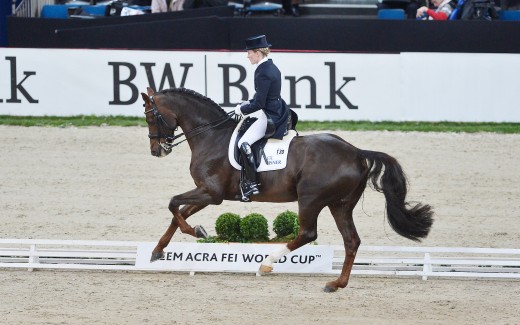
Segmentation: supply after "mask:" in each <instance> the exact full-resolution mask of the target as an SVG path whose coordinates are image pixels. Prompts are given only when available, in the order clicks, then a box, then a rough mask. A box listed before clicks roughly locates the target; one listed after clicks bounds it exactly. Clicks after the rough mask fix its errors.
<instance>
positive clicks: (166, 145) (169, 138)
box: [144, 96, 234, 152]
mask: <svg viewBox="0 0 520 325" xmlns="http://www.w3.org/2000/svg"><path fill="white" fill-rule="evenodd" d="M150 102H151V103H152V108H151V109H149V110H147V111H145V112H144V114H145V115H146V114H148V113H150V112H152V114H153V116H154V117H155V121H156V123H157V131H158V132H157V133H156V134H148V138H150V139H165V140H166V142H163V143H160V144H159V145H160V146H161V147H162V148H163V149H164V150H166V151H167V152H170V151H171V150H172V149H173V147H175V146H178V145H179V144H181V143H182V142H184V141H186V140H188V139H191V138H193V137H195V136H197V135H199V134H201V133H204V132H206V131H209V130H211V129H213V128H216V127H218V126H219V125H221V124H223V123H225V122H226V121H228V120H230V119H231V117H230V115H232V114H234V112H233V111H231V112H229V113H227V114H226V116H224V117H222V118H219V119H217V120H215V121H211V122H209V123H206V124H203V125H199V126H197V127H195V128H193V129H192V130H190V131H187V132H186V133H180V134H178V135H175V131H177V126H176V127H171V126H170V125H169V124H168V122H166V120H165V119H164V118H163V117H162V115H161V113H159V109H158V108H157V105H156V104H155V99H154V98H153V96H150ZM162 128H166V129H168V130H170V131H171V132H172V134H171V135H165V134H162V133H161V129H162ZM182 136H184V137H186V138H185V139H184V140H182V141H179V142H177V143H173V141H175V140H176V139H178V138H180V137H182Z"/></svg>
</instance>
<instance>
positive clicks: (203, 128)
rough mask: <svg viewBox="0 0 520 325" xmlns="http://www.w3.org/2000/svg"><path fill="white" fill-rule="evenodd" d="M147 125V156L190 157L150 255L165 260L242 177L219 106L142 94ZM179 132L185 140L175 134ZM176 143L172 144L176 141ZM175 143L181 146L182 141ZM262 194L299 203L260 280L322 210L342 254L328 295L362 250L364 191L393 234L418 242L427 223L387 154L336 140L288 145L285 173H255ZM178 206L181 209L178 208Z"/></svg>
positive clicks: (187, 97) (235, 190)
mask: <svg viewBox="0 0 520 325" xmlns="http://www.w3.org/2000/svg"><path fill="white" fill-rule="evenodd" d="M141 95H142V98H143V100H144V105H143V106H144V114H145V117H146V122H147V124H148V131H149V134H148V137H149V139H150V153H151V155H153V156H155V157H165V156H167V155H168V154H169V153H170V152H171V151H172V149H173V147H174V146H176V145H177V144H179V143H180V142H179V141H181V140H179V139H180V138H182V137H184V139H183V140H182V141H187V142H188V144H189V147H190V150H191V153H192V155H191V163H190V173H191V177H192V178H193V180H194V182H195V186H196V187H195V188H194V189H192V190H190V191H188V192H186V193H182V194H179V195H175V196H173V197H172V198H171V200H170V203H169V206H168V209H169V210H170V211H171V213H172V214H173V218H172V221H171V223H170V225H169V227H168V229H167V230H166V232H165V233H164V235H163V236H162V237H161V238H160V240H159V242H158V243H157V246H156V247H155V248H154V249H153V251H152V255H151V259H150V261H152V262H153V261H156V260H159V259H161V258H163V256H164V251H163V250H164V248H165V247H166V246H168V244H169V243H170V241H171V239H172V237H173V235H174V233H175V232H176V230H177V228H180V230H181V231H182V233H185V234H189V235H192V236H194V237H196V238H201V237H206V236H207V234H206V232H205V231H204V229H203V228H202V227H201V226H195V227H192V226H191V225H189V224H188V223H187V221H186V219H188V217H190V216H192V215H193V214H195V213H196V212H199V211H200V210H202V209H204V208H205V207H207V206H208V205H219V204H221V203H222V202H223V201H224V200H232V201H237V200H240V197H241V195H240V188H239V179H240V171H238V170H237V169H235V168H234V167H233V166H232V165H231V164H230V161H229V158H228V145H229V141H230V138H231V136H232V133H233V131H234V129H235V127H236V126H237V123H238V121H237V119H234V118H232V117H231V114H232V113H226V112H225V111H224V110H223V109H222V108H221V107H220V106H219V105H218V104H216V103H215V102H214V101H213V100H211V99H210V98H207V97H205V96H203V95H201V94H199V93H197V92H195V91H193V90H189V89H184V88H172V89H166V90H161V91H159V92H154V91H153V90H152V89H151V88H149V87H148V88H147V93H141ZM178 127H180V128H181V129H182V130H183V131H184V133H181V134H177V135H175V132H176V130H177V128H178ZM175 141H177V142H175ZM182 141H181V142H182ZM258 179H259V182H260V184H261V191H260V194H258V195H253V196H251V200H252V201H257V202H294V201H297V202H298V220H299V224H300V228H299V232H298V235H297V236H296V238H295V239H294V240H292V241H290V242H288V243H287V244H286V246H284V248H283V249H282V250H280V251H278V252H273V253H272V254H270V255H269V256H267V257H266V258H265V259H264V260H263V262H262V263H261V265H260V267H259V271H258V274H260V275H263V274H266V273H269V272H271V271H272V269H273V263H275V262H277V261H278V260H279V259H280V258H282V257H283V256H285V255H286V254H288V253H289V252H292V251H294V250H296V249H298V248H299V247H302V246H303V245H305V244H308V243H311V242H313V241H315V240H316V239H317V237H318V234H317V219H318V215H319V213H320V212H321V211H322V209H323V208H325V207H328V208H329V210H330V212H331V214H332V216H333V218H334V220H335V222H336V225H337V228H338V229H339V232H340V233H341V235H342V238H343V243H344V247H345V260H344V262H343V267H342V270H341V274H340V275H339V277H338V278H337V279H336V280H333V281H330V282H327V283H326V284H325V287H324V291H326V292H334V291H337V290H338V289H339V288H345V287H346V286H347V284H348V281H349V278H350V273H351V270H352V266H353V264H354V259H355V256H356V253H357V250H358V248H359V245H360V244H361V240H360V237H359V235H358V233H357V231H356V227H355V225H354V221H353V218H352V213H353V210H354V207H355V206H356V204H357V203H358V201H359V199H360V197H361V195H362V194H363V192H364V191H365V188H366V187H367V183H368V185H369V186H370V187H371V188H373V189H374V190H376V191H378V192H381V193H383V194H384V197H385V199H386V215H387V219H388V223H389V224H390V226H391V228H392V229H393V230H394V231H395V232H396V233H398V234H399V235H401V236H403V237H405V238H408V239H410V240H413V241H417V242H420V241H421V239H423V238H426V237H427V235H428V233H429V231H430V228H431V226H432V223H433V213H434V212H433V208H432V207H431V206H430V205H428V204H422V203H419V202H416V203H415V204H413V205H412V204H410V203H408V202H406V195H407V178H406V176H405V174H404V172H403V170H402V168H401V166H400V164H399V162H398V161H397V160H396V159H395V158H393V157H391V156H390V155H388V154H386V153H383V152H377V151H369V150H362V149H358V148H356V147H355V146H353V145H352V144H350V143H348V142H347V141H345V140H344V139H342V138H341V137H339V136H336V135H334V134H327V133H325V134H312V135H305V136H296V137H295V138H293V140H292V142H291V144H290V146H289V153H288V158H287V165H286V167H285V168H284V169H281V170H275V171H269V172H261V173H259V175H258ZM180 206H182V208H180Z"/></svg>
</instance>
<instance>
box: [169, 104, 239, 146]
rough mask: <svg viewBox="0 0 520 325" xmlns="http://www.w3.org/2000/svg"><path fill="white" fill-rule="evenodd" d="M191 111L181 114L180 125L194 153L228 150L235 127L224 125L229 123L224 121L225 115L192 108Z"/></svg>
mask: <svg viewBox="0 0 520 325" xmlns="http://www.w3.org/2000/svg"><path fill="white" fill-rule="evenodd" d="M190 113H191V114H181V115H182V118H180V121H179V122H180V123H179V125H180V127H181V128H182V130H183V132H184V133H185V135H186V138H187V141H188V143H189V145H190V148H191V151H192V152H194V153H195V152H202V151H206V152H208V151H220V150H223V151H225V152H227V146H228V144H229V140H230V139H231V134H232V133H233V127H232V126H230V127H224V125H228V123H229V122H228V121H224V118H225V116H222V115H220V114H208V112H203V113H200V112H197V110H192V111H191V112H190ZM204 116H207V117H204ZM219 124H220V125H219ZM221 148H222V149H221Z"/></svg>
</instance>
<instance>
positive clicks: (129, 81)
mask: <svg viewBox="0 0 520 325" xmlns="http://www.w3.org/2000/svg"><path fill="white" fill-rule="evenodd" d="M0 53H1V55H0V115H29V116H31V115H32V116H42V115H57V116H73V115H89V114H94V115H126V116H142V113H143V108H142V103H143V102H142V99H141V96H140V93H141V92H146V87H148V86H150V87H152V88H153V89H155V90H161V89H165V88H171V87H185V88H190V89H193V90H195V91H197V92H199V93H201V94H203V95H205V96H207V97H209V98H211V99H213V100H214V101H215V102H216V103H217V104H219V105H220V106H222V108H224V109H226V110H227V111H230V110H232V108H233V107H234V106H235V105H236V104H237V103H239V102H241V101H242V100H246V99H250V98H252V96H253V95H254V81H253V76H254V69H255V66H252V65H250V64H249V61H248V59H247V58H246V53H245V52H229V51H214V52H211V51H204V52H200V51H199V52H196V51H135V50H87V49H68V50H67V49H14V48H4V49H1V52H0ZM270 57H271V58H272V59H273V61H274V62H275V64H276V65H277V66H278V67H279V68H280V70H281V72H282V97H283V98H284V100H285V101H286V102H287V104H288V105H289V107H291V108H292V109H293V110H294V111H295V112H297V113H298V115H299V117H300V120H316V121H329V120H330V121H333V120H355V121H358V120H368V121H383V120H384V121H459V122H520V110H519V109H517V108H518V107H520V96H518V91H517V90H518V89H517V88H518V85H519V84H520V54H463V53H401V54H369V53H363V54H360V53H286V52H273V53H271V55H270Z"/></svg>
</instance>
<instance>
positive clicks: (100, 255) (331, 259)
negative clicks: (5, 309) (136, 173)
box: [0, 239, 520, 280]
mask: <svg viewBox="0 0 520 325" xmlns="http://www.w3.org/2000/svg"><path fill="white" fill-rule="evenodd" d="M154 246H155V245H154V243H141V242H110V241H76V240H38V239H0V268H23V269H29V270H32V269H80V270H127V271H189V272H190V273H194V272H201V271H204V272H249V273H256V272H257V270H258V267H259V265H260V263H261V261H262V260H263V258H264V257H265V255H267V254H269V253H272V252H273V251H276V249H277V248H278V249H279V248H280V244H197V243H171V244H170V246H169V247H168V248H167V249H166V254H167V255H166V257H165V259H164V260H162V261H158V262H154V263H149V262H148V260H149V258H150V255H151V251H152V249H153V247H154ZM273 249H274V250H273ZM168 254H170V256H168ZM329 254H332V256H329ZM344 256H345V254H344V250H343V246H341V245H332V246H330V245H310V246H309V245H308V246H304V247H302V248H300V249H299V250H296V251H295V252H292V253H291V254H290V255H289V256H288V257H287V258H286V260H285V262H284V263H276V264H275V265H274V273H298V274H299V273H312V274H330V275H334V274H339V273H340V272H341V268H342V266H343V260H344ZM253 260H254V262H253ZM352 274H353V275H365V276H381V275H382V276H413V277H422V279H424V280H427V279H428V278H429V277H453V278H458V277H466V278H504V279H520V249H510V248H502V249H501V248H465V247H394V246H363V245H362V246H361V247H360V248H359V251H358V254H357V257H356V260H355V263H354V266H353V269H352Z"/></svg>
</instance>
